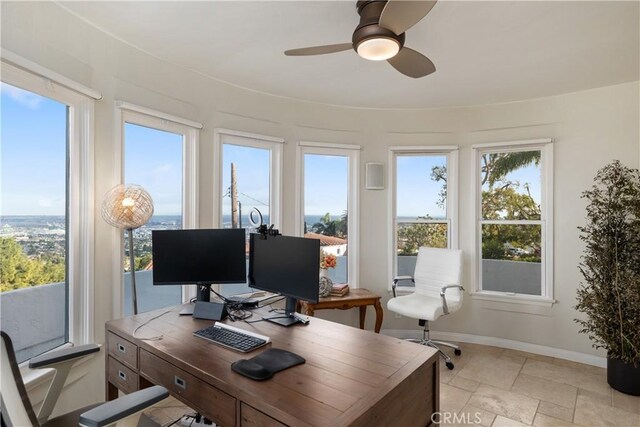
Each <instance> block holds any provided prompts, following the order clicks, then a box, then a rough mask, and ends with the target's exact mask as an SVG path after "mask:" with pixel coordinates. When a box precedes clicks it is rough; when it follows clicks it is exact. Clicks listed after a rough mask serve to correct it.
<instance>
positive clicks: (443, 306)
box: [440, 285, 464, 314]
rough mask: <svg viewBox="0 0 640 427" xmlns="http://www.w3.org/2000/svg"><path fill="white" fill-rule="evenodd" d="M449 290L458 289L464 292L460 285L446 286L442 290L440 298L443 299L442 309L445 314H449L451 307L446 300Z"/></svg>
mask: <svg viewBox="0 0 640 427" xmlns="http://www.w3.org/2000/svg"><path fill="white" fill-rule="evenodd" d="M449 288H458V289H460V290H461V291H463V292H464V288H463V287H462V286H460V285H446V286H443V287H442V289H440V298H442V308H443V309H444V314H449V306H448V305H447V299H446V298H445V293H446V292H447V289H449Z"/></svg>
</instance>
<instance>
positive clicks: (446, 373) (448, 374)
mask: <svg viewBox="0 0 640 427" xmlns="http://www.w3.org/2000/svg"><path fill="white" fill-rule="evenodd" d="M455 376H456V372H455V371H452V370H449V369H446V368H445V369H444V370H442V369H440V384H449V383H450V382H451V380H452V379H453V378H454V377H455Z"/></svg>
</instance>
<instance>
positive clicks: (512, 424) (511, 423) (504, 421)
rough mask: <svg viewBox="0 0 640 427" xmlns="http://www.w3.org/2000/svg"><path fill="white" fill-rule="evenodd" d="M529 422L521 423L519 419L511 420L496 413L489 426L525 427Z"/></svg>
mask: <svg viewBox="0 0 640 427" xmlns="http://www.w3.org/2000/svg"><path fill="white" fill-rule="evenodd" d="M529 425H530V424H522V423H521V422H519V421H516V420H511V419H509V418H506V417H503V416H502V415H498V416H497V417H496V419H495V421H494V422H493V424H492V425H491V427H527V426H529Z"/></svg>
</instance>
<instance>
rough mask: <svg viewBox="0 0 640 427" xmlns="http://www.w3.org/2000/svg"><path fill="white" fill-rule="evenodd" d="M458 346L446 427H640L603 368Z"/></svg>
mask: <svg viewBox="0 0 640 427" xmlns="http://www.w3.org/2000/svg"><path fill="white" fill-rule="evenodd" d="M460 347H461V348H462V355H461V356H453V354H452V355H451V357H452V359H453V362H454V364H455V368H454V369H453V370H451V371H450V370H449V369H447V368H446V366H445V365H444V363H441V364H440V412H441V413H443V414H445V413H449V414H450V415H449V419H448V420H447V419H443V422H442V424H441V425H443V426H447V427H453V426H462V425H467V426H469V425H472V426H476V427H478V426H485V427H516V426H536V427H567V426H595V427H609V426H610V427H640V397H638V396H629V395H626V394H623V393H620V392H617V391H615V390H613V389H612V388H611V387H609V385H608V384H607V378H606V370H605V369H603V368H597V367H595V366H590V365H583V364H580V363H575V362H570V361H567V360H563V359H554V358H552V357H547V356H540V355H537V354H530V353H524V352H521V351H515V350H508V349H502V348H497V347H490V346H482V345H476V344H465V343H461V344H460ZM446 351H447V352H448V350H446ZM146 412H147V414H148V415H149V416H150V418H151V419H153V420H154V421H157V422H158V424H160V425H164V424H168V423H167V421H169V420H175V419H177V418H179V417H180V415H181V414H183V413H185V412H189V410H188V408H186V407H185V406H183V405H181V404H180V402H177V401H176V400H174V399H168V400H166V401H165V402H164V403H163V404H162V405H159V406H158V407H156V408H155V409H154V410H153V411H146ZM443 416H446V415H443ZM447 421H448V422H447ZM127 427H128V425H127ZM381 427H386V426H381ZM390 427H409V426H390Z"/></svg>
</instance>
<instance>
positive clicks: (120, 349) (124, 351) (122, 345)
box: [107, 332, 138, 369]
mask: <svg viewBox="0 0 640 427" xmlns="http://www.w3.org/2000/svg"><path fill="white" fill-rule="evenodd" d="M107 340H108V342H109V353H110V354H111V355H112V356H113V357H115V358H116V359H118V360H119V361H120V362H122V363H124V364H125V365H128V366H129V367H130V368H133V369H137V368H138V346H137V345H135V344H133V343H132V342H129V341H127V340H125V339H124V338H120V337H119V336H118V335H116V334H114V333H113V332H107Z"/></svg>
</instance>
